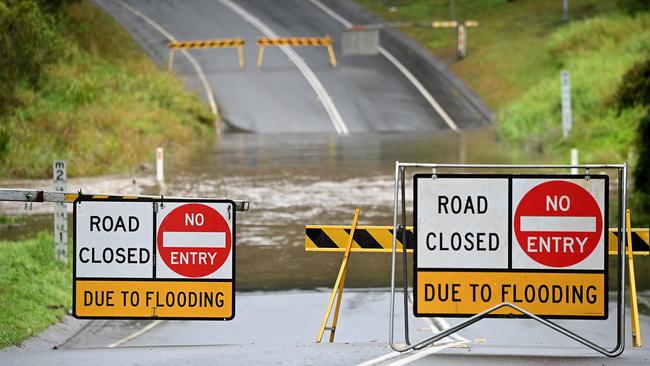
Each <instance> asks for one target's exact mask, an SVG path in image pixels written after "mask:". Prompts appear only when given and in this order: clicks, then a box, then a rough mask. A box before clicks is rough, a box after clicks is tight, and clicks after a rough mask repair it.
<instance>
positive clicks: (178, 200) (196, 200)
mask: <svg viewBox="0 0 650 366" xmlns="http://www.w3.org/2000/svg"><path fill="white" fill-rule="evenodd" d="M81 202H127V203H128V202H150V203H151V213H152V215H153V223H154V225H153V226H154V227H153V232H152V238H153V239H152V243H153V245H154V249H153V256H154V258H153V261H154V265H153V268H152V271H153V273H155V271H156V265H157V264H156V257H155V256H156V240H155V237H156V226H157V225H156V215H157V212H156V211H157V209H156V205H157V204H161V205H164V204H165V203H183V202H187V203H227V204H230V205H231V206H232V207H233V210H232V211H233V212H232V228H231V230H232V247H231V248H232V249H231V255H232V268H231V271H232V274H231V279H229V280H226V279H214V278H187V279H177V278H175V279H173V278H164V279H163V278H156V277H152V278H119V277H118V278H114V277H102V278H85V277H80V278H78V277H77V204H80V203H81ZM74 204H75V205H74V214H73V224H72V226H73V239H72V252H73V256H72V315H73V317H75V318H77V319H125V320H139V319H160V320H202V321H217V320H232V319H234V318H235V300H236V299H235V291H236V280H235V273H236V271H235V269H236V268H235V267H236V262H237V261H236V260H235V259H236V250H237V249H236V248H237V245H236V228H237V218H236V217H237V215H236V212H237V211H238V209H237V203H236V202H235V201H233V200H228V199H209V198H165V197H162V196H161V197H157V198H154V197H144V196H139V197H119V196H98V195H79V196H78V197H77V198H76V199H75V200H74ZM78 279H79V280H82V281H124V282H128V281H142V282H152V283H154V282H179V281H180V282H182V281H192V282H230V283H232V301H231V304H232V311H231V315H230V317H226V318H217V317H214V318H210V317H191V316H183V317H171V316H158V315H152V316H148V317H145V316H88V315H81V316H80V315H78V314H77V301H76V300H77V299H76V296H77V280H78Z"/></svg>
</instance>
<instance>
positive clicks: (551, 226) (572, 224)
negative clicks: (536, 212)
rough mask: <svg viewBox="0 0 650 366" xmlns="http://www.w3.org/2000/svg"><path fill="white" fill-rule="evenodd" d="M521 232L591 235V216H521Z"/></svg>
mask: <svg viewBox="0 0 650 366" xmlns="http://www.w3.org/2000/svg"><path fill="white" fill-rule="evenodd" d="M520 224H521V225H520V229H521V231H546V232H575V233H593V232H595V231H596V218H595V217H593V216H521V218H520Z"/></svg>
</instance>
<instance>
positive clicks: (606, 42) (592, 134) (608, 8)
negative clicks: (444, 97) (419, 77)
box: [357, 0, 650, 163]
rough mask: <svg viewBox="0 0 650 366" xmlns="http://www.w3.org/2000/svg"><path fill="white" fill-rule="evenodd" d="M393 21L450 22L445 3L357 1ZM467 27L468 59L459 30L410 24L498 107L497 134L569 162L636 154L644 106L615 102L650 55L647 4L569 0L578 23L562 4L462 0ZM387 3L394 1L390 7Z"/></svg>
mask: <svg viewBox="0 0 650 366" xmlns="http://www.w3.org/2000/svg"><path fill="white" fill-rule="evenodd" d="M357 2H358V3H360V4H361V5H363V6H365V7H367V8H368V9H370V10H372V11H374V12H375V13H377V14H378V15H380V16H381V17H383V18H385V19H387V20H389V21H398V20H427V21H428V20H434V19H440V20H442V19H448V18H449V14H450V10H449V1H448V0H402V1H398V0H392V1H389V0H357ZM455 3H456V14H457V18H458V19H468V20H478V21H479V23H480V26H479V28H471V29H469V30H468V55H467V57H466V58H465V59H463V60H460V61H459V60H456V55H455V52H456V51H455V47H456V38H455V30H434V29H427V28H410V29H404V30H403V31H404V32H405V33H407V34H408V35H410V36H412V37H413V38H415V39H416V40H418V41H419V42H420V43H421V44H422V45H424V46H425V47H426V48H427V49H429V50H430V51H431V52H432V53H433V54H435V55H436V56H437V57H438V58H440V59H441V60H443V61H445V62H446V63H447V64H448V65H449V68H450V69H451V70H452V71H453V72H454V73H455V74H456V75H458V76H459V77H460V78H461V79H463V80H464V81H465V82H466V83H467V84H468V85H469V86H470V87H471V88H472V89H474V90H475V91H476V92H477V93H478V94H479V95H480V96H481V98H482V99H483V100H484V101H486V103H487V104H488V105H489V106H491V107H492V108H493V109H494V110H495V111H496V112H497V113H498V121H497V134H498V136H499V138H501V139H503V140H505V141H507V142H509V143H511V144H512V145H513V146H514V147H515V148H521V149H523V150H533V151H538V152H541V153H542V154H544V155H546V156H547V158H548V159H549V160H551V161H557V162H567V161H566V160H568V156H569V154H568V150H569V149H570V148H572V147H578V148H579V150H580V160H581V162H599V163H605V162H617V163H620V162H621V161H623V160H626V159H628V157H631V158H632V160H633V158H634V149H631V147H632V146H633V145H634V143H635V135H636V127H637V125H638V121H639V120H640V119H641V117H642V116H643V115H644V110H643V108H642V107H634V108H622V109H619V108H618V106H617V105H616V100H615V99H616V98H615V96H616V93H617V89H618V87H619V84H620V82H621V77H622V75H623V74H624V73H625V72H626V71H627V70H628V69H630V68H631V67H632V65H633V64H634V63H636V62H638V61H640V60H642V59H643V58H645V57H649V55H650V9H649V8H648V5H647V4H646V5H643V2H642V1H635V0H608V1H605V0H572V1H571V2H570V5H571V22H570V23H569V24H568V25H565V24H564V23H563V22H562V2H561V1H542V0H538V1H532V0H530V1H523V0H517V1H513V2H508V1H506V0H482V1H462V2H461V1H456V2H455ZM389 6H395V11H393V12H391V11H390V10H389ZM562 69H567V70H570V72H571V85H572V104H573V117H574V118H573V120H574V125H573V131H572V135H571V137H570V138H569V139H568V140H567V141H564V140H563V139H562V131H561V107H560V77H559V73H560V70H562Z"/></svg>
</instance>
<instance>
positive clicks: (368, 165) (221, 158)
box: [0, 130, 650, 308]
mask: <svg viewBox="0 0 650 366" xmlns="http://www.w3.org/2000/svg"><path fill="white" fill-rule="evenodd" d="M152 150H153V148H152ZM396 160H399V161H402V162H429V163H434V162H435V163H486V164H487V163H489V164H495V163H503V164H508V163H526V164H536V163H548V161H546V160H545V159H544V157H543V156H540V155H539V154H535V153H531V152H527V151H523V150H520V149H517V148H516V147H512V146H508V145H505V144H503V143H500V142H499V141H497V139H495V137H494V135H493V132H492V131H490V130H482V131H470V132H465V133H463V134H462V135H459V134H455V133H451V132H450V133H440V132H437V133H436V134H429V133H426V134H421V133H420V134H414V133H407V134H367V135H351V136H327V135H313V136H312V135H289V136H279V135H254V134H224V135H223V136H222V137H220V138H218V139H217V141H216V143H215V144H214V146H208V147H205V146H203V147H197V148H196V151H194V153H193V154H191V156H189V157H188V158H186V159H183V160H179V159H173V157H172V158H171V159H168V160H167V164H166V168H165V174H166V187H165V194H166V195H174V196H189V197H192V196H194V197H214V198H218V197H227V198H232V199H243V200H250V201H251V206H250V211H249V212H245V213H239V214H238V216H237V266H236V270H237V288H238V290H285V289H306V288H317V287H331V286H332V284H333V282H334V280H335V278H336V274H337V272H338V268H339V265H340V262H341V259H342V255H341V254H340V253H308V252H305V250H304V232H305V231H304V228H305V225H307V224H330V225H342V224H349V223H350V222H351V220H352V217H353V214H354V209H355V208H356V207H359V208H360V209H361V215H360V220H359V223H360V224H365V225H392V213H393V185H394V169H395V161H396ZM566 163H568V157H567V162H566ZM415 172H416V171H409V173H408V174H407V177H408V179H407V183H406V184H407V197H412V190H411V185H412V180H411V179H410V177H411V176H412V174H411V173H415ZM594 173H599V172H594ZM610 173H612V172H610ZM152 175H153V173H151V172H150V173H149V174H143V173H139V174H138V176H134V177H131V176H120V177H110V178H105V179H101V178H100V179H90V180H83V179H80V180H78V181H76V182H72V184H69V188H70V189H74V190H77V189H79V188H81V186H83V189H84V191H93V192H100V191H107V193H114V192H115V193H132V191H131V190H132V189H134V188H133V186H132V180H133V179H135V180H136V182H137V184H138V189H139V190H140V191H141V192H142V193H146V194H158V193H160V188H159V187H158V186H157V185H156V184H155V181H154V179H153V177H152ZM610 177H611V179H610V182H611V186H610V191H611V194H610V197H611V202H610V203H611V205H610V210H611V214H610V225H612V224H615V222H616V221H615V220H616V194H617V192H616V182H617V181H616V177H615V176H614V174H610ZM45 183H47V182H39V184H40V185H41V186H42V185H44V184H45ZM21 184H22V185H25V184H27V185H29V182H20V181H14V182H11V184H10V185H11V186H20V185H21ZM75 184H76V185H75ZM32 185H34V184H32ZM37 186H38V185H37ZM407 207H408V209H409V213H408V216H409V217H410V216H411V211H410V209H411V206H410V203H409V205H407ZM0 209H1V210H2V211H3V212H5V213H20V212H23V210H22V204H21V205H16V204H13V205H4V206H0ZM25 222H26V224H25V225H18V226H14V227H10V228H6V227H5V228H4V229H0V237H2V238H4V239H10V238H15V237H18V236H21V235H29V233H32V232H35V231H37V230H38V229H39V228H40V229H43V228H47V229H49V228H50V227H51V225H52V221H51V215H49V214H48V209H47V208H45V209H41V210H40V211H38V210H37V211H36V212H35V213H32V214H29V215H27V219H26V221H25ZM610 262H612V263H610V267H612V266H613V265H614V264H615V263H614V261H613V259H610ZM409 263H410V258H409ZM635 264H636V270H637V281H638V282H637V285H638V287H639V289H641V290H642V291H643V292H644V294H645V295H644V296H643V297H642V300H641V301H642V305H644V306H645V307H646V308H650V307H648V306H647V305H648V304H649V303H650V301H649V300H650V258H648V257H641V258H638V259H637V260H636V263H635ZM611 269H612V271H610V273H615V271H614V270H615V267H612V268H611ZM409 272H410V270H409ZM389 281H390V254H384V253H378V254H366V253H353V254H352V256H351V262H350V269H349V272H348V275H347V283H346V286H349V287H386V286H389V285H390V282H389ZM610 283H615V282H614V280H613V279H612V280H611V281H610Z"/></svg>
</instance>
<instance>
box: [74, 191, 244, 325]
mask: <svg viewBox="0 0 650 366" xmlns="http://www.w3.org/2000/svg"><path fill="white" fill-rule="evenodd" d="M74 227H75V229H74V268H73V273H74V284H73V287H74V288H73V315H74V316H75V317H77V318H118V319H132V318H157V319H208V320H229V319H232V318H233V317H234V300H235V299H234V294H235V276H234V263H235V203H234V202H233V201H229V200H191V201H190V200H173V199H161V200H154V199H133V198H128V197H126V198H124V199H120V200H117V199H106V198H103V197H101V196H81V197H80V198H79V199H78V200H77V201H76V202H75V206H74Z"/></svg>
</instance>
